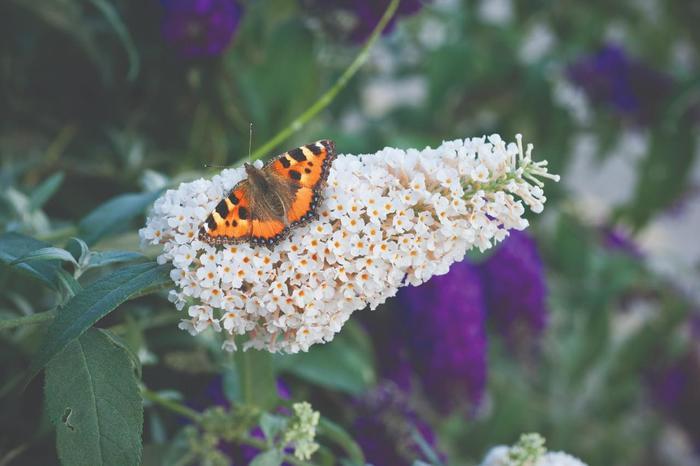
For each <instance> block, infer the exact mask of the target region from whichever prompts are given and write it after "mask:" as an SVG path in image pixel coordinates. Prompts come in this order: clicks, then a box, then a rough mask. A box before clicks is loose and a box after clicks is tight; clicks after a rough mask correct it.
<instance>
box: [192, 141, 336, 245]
mask: <svg viewBox="0 0 700 466" xmlns="http://www.w3.org/2000/svg"><path fill="white" fill-rule="evenodd" d="M335 157H336V152H335V143H334V142H333V141H329V140H322V141H317V142H314V143H313V144H307V145H305V146H302V147H299V148H296V149H292V150H290V151H288V152H285V153H283V154H281V155H278V156H277V157H275V158H273V159H272V160H270V161H269V162H268V163H266V164H265V166H263V167H262V168H256V167H255V166H253V165H251V164H249V163H246V164H244V167H245V170H246V174H247V175H248V177H247V178H246V179H244V180H242V181H240V182H239V183H238V184H236V185H235V186H234V187H233V189H231V191H230V192H229V193H228V194H227V195H226V196H225V197H224V198H223V199H222V200H221V201H220V202H219V203H218V204H217V205H216V207H215V208H214V210H213V211H212V212H211V213H210V214H209V216H208V217H207V218H206V220H205V221H204V222H203V223H202V226H201V227H200V228H199V239H200V240H202V241H204V242H206V243H209V244H212V245H223V244H235V243H245V242H248V243H250V245H251V246H257V245H264V246H267V247H268V248H270V249H272V248H273V247H274V246H275V245H276V244H277V243H279V242H280V241H281V240H283V239H284V238H285V236H287V234H288V233H289V231H290V230H291V229H292V228H294V227H298V226H300V225H303V224H305V223H308V222H309V221H311V220H313V219H315V218H317V217H318V214H317V213H316V209H317V207H318V205H319V204H320V202H321V190H322V188H323V186H324V185H325V182H326V179H327V178H328V173H329V172H330V167H331V164H332V163H333V160H334V159H335Z"/></svg>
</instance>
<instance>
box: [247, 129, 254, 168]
mask: <svg viewBox="0 0 700 466" xmlns="http://www.w3.org/2000/svg"><path fill="white" fill-rule="evenodd" d="M252 147H253V122H250V131H249V132H248V163H253V161H252V160H251V159H250V151H251V149H252Z"/></svg>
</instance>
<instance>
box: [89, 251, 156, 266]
mask: <svg viewBox="0 0 700 466" xmlns="http://www.w3.org/2000/svg"><path fill="white" fill-rule="evenodd" d="M144 259H146V256H144V255H143V254H141V253H138V252H132V251H105V252H93V253H92V254H91V255H90V259H89V261H88V263H87V266H86V269H92V268H95V267H104V266H105V265H110V264H117V263H120V262H133V261H138V260H144Z"/></svg>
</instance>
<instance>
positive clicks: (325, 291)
mask: <svg viewBox="0 0 700 466" xmlns="http://www.w3.org/2000/svg"><path fill="white" fill-rule="evenodd" d="M531 150H532V146H531V145H529V146H528V148H527V151H526V152H524V151H523V148H522V142H521V138H520V135H518V136H517V144H515V143H510V144H506V143H505V142H504V141H503V140H502V139H501V138H500V137H499V136H498V135H493V136H490V137H488V138H485V137H482V138H472V139H464V140H462V139H458V140H454V141H449V142H444V143H443V144H442V145H441V146H440V147H438V148H436V149H431V148H426V149H424V150H422V151H419V150H415V149H409V150H407V151H403V150H400V149H393V148H386V149H383V150H381V151H379V152H377V153H375V154H365V155H359V156H355V155H339V156H338V157H337V159H336V160H335V161H334V162H333V165H332V167H331V170H330V174H329V177H328V182H327V185H326V187H325V188H324V190H323V193H322V196H323V201H322V203H321V205H320V207H319V209H318V213H319V219H318V220H315V221H313V222H311V223H309V224H307V225H305V226H303V227H299V228H296V229H294V230H293V231H292V232H291V234H290V235H289V236H288V238H287V239H285V240H284V241H283V242H281V243H280V244H278V245H277V246H276V247H275V248H274V250H272V251H270V250H268V249H266V248H264V247H251V246H249V245H248V244H238V245H231V246H227V247H223V248H217V247H214V246H210V245H208V244H206V243H204V242H202V241H200V240H198V239H197V232H198V229H199V227H200V225H201V223H202V222H203V220H204V219H205V218H206V217H207V215H208V214H209V212H210V211H211V210H212V209H213V208H214V207H215V206H216V204H217V203H218V202H219V201H220V200H221V198H222V197H223V196H225V195H226V194H227V193H228V191H229V190H230V189H231V188H232V187H233V186H234V185H235V184H236V183H237V182H238V181H240V180H241V179H242V178H244V176H245V171H244V169H243V168H237V169H227V170H224V171H222V172H221V174H220V175H218V176H215V177H214V178H213V179H212V180H204V179H199V180H196V181H193V182H190V183H183V184H181V185H180V186H179V187H178V188H177V189H175V190H169V191H167V192H166V193H165V194H164V195H163V196H162V197H161V198H160V199H158V200H157V201H156V202H155V205H154V207H153V209H152V211H151V213H150V215H149V217H148V220H147V223H146V227H145V228H143V229H141V230H140V232H139V233H140V236H141V238H142V241H143V242H144V243H147V244H160V245H162V246H163V252H162V254H161V255H160V256H159V257H158V260H159V262H160V263H166V262H171V263H172V265H173V267H174V268H173V270H172V273H171V277H172V279H173V281H174V282H175V284H176V285H177V289H176V290H172V291H171V292H170V299H171V301H173V302H174V303H175V305H176V307H177V308H178V309H179V310H182V309H184V308H185V307H187V314H188V318H187V319H184V320H182V321H181V323H180V328H182V329H185V330H188V331H189V332H190V333H192V334H193V335H195V334H197V333H199V332H202V331H203V330H205V329H207V328H210V327H211V328H213V329H214V330H215V331H217V332H222V331H223V332H225V334H227V339H226V342H225V343H224V348H225V349H227V350H230V351H233V350H235V349H236V345H235V343H234V339H233V338H234V336H235V335H244V334H245V335H247V336H248V338H247V341H246V343H245V346H244V347H245V348H248V347H254V348H257V349H268V350H270V351H283V352H289V353H294V352H298V351H300V350H301V351H306V350H308V348H309V347H310V346H311V345H312V344H314V343H319V342H324V341H330V340H331V339H332V338H333V336H334V335H335V333H337V332H338V331H339V330H340V329H341V327H342V326H343V324H344V322H345V321H346V320H347V319H348V318H349V317H350V314H352V312H353V311H356V310H359V309H363V308H365V307H366V306H368V305H369V307H370V308H371V309H375V308H376V307H377V306H378V305H379V304H381V303H383V302H384V301H385V300H386V299H387V298H388V297H390V296H394V295H395V294H396V292H397V290H398V288H399V287H401V286H404V285H407V284H412V285H420V284H421V283H423V282H425V281H426V280H428V279H429V278H430V277H432V276H434V275H441V274H444V273H447V271H448V270H449V267H450V265H451V264H452V263H454V262H456V261H459V260H461V259H462V258H463V257H464V255H465V253H466V252H467V251H468V250H469V249H471V248H472V247H478V248H479V249H481V250H485V249H487V248H489V247H491V246H492V245H493V244H494V243H495V242H498V241H500V240H502V239H503V238H504V237H505V236H506V235H507V234H508V233H507V232H508V229H511V228H515V229H519V230H520V229H523V228H525V227H526V226H527V225H528V222H527V220H525V219H524V218H523V217H522V215H523V214H524V213H525V207H524V205H523V204H526V205H527V206H529V208H530V209H531V210H532V211H534V212H541V211H542V209H543V204H544V202H545V196H544V192H543V190H542V186H543V183H542V181H541V180H540V179H539V178H543V177H544V178H551V179H554V180H557V179H558V177H557V176H555V175H550V174H548V173H547V162H546V161H541V162H535V161H533V160H532V158H531ZM257 164H258V166H260V162H257Z"/></svg>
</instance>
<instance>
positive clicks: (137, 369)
mask: <svg viewBox="0 0 700 466" xmlns="http://www.w3.org/2000/svg"><path fill="white" fill-rule="evenodd" d="M97 330H98V331H100V332H101V333H102V334H103V335H104V336H105V337H107V338H109V340H110V341H111V342H112V344H113V345H114V346H118V347H119V348H121V349H122V350H123V351H124V353H125V354H126V355H127V356H129V360H130V361H131V368H132V369H133V371H134V373H135V374H136V378H138V379H140V378H141V361H139V357H138V356H137V355H136V353H134V352H133V351H132V349H131V348H130V347H129V345H128V344H127V343H126V341H124V339H123V338H122V337H120V336H119V335H116V334H115V333H113V332H110V331H109V330H107V329H103V328H98V329H97Z"/></svg>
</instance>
